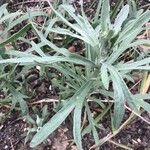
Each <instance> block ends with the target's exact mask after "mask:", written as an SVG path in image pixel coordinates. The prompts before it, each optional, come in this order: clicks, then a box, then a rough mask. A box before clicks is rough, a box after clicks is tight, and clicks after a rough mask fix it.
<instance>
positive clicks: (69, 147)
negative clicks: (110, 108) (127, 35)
mask: <svg viewBox="0 0 150 150" xmlns="http://www.w3.org/2000/svg"><path fill="white" fill-rule="evenodd" d="M24 1H26V0H24ZM5 2H6V1H5V0H3V1H2V0H1V1H0V5H2V4H3V3H5ZM95 2H96V1H95ZM114 2H115V0H114ZM21 3H22V0H17V1H15V2H12V3H9V8H11V9H12V7H13V11H14V10H17V9H18V8H20V7H21V6H22V5H20V4H21ZM75 3H77V1H76V2H75ZM91 3H92V0H86V6H85V9H87V8H88V7H89V6H90V5H91ZM146 4H148V1H147V0H140V1H139V5H140V7H144V8H145V9H146V8H147V6H145V5H146ZM36 5H38V2H31V3H26V6H28V7H35V6H36ZM26 6H24V7H26ZM45 6H46V4H44V7H45ZM93 6H94V5H93ZM93 9H94V8H93ZM88 11H89V10H88V9H87V12H88ZM90 11H91V10H90ZM20 28H21V26H20ZM33 36H34V35H32V33H31V32H30V34H29V38H30V37H33ZM20 47H23V50H24V49H26V47H28V45H21V46H20ZM29 76H32V77H31V78H30V79H29V83H28V88H29V89H30V91H34V95H33V97H32V98H33V99H34V100H39V99H45V98H53V97H57V89H55V88H53V89H52V90H50V89H49V86H50V85H51V81H49V79H47V78H44V79H40V78H39V74H38V71H37V70H36V69H35V68H33V70H32V71H31V73H29V74H28V76H27V77H29ZM0 98H3V93H1V91H0ZM48 105H49V106H48V107H49V111H50V112H52V108H51V107H52V106H51V104H48ZM39 107H41V106H39ZM128 114H129V113H128V112H127V113H126V117H128ZM143 115H144V118H146V120H148V121H150V114H148V113H147V114H146V113H144V114H143ZM0 123H1V124H0V149H1V150H77V149H76V146H75V145H74V144H73V142H72V139H73V137H72V124H71V123H70V120H69V119H68V120H66V121H65V122H64V123H63V124H62V125H61V126H60V127H59V129H58V130H57V131H55V132H54V133H53V134H51V135H50V136H49V137H48V140H47V141H46V142H45V143H44V144H41V145H39V146H38V147H36V148H34V149H32V148H30V146H29V143H26V144H25V143H24V142H25V137H26V133H27V128H28V127H29V124H27V123H26V122H25V121H24V120H23V118H22V117H21V116H20V113H19V112H18V111H12V112H10V108H8V107H7V106H3V107H1V108H0ZM102 124H103V127H104V128H105V130H102V129H101V130H99V137H100V138H103V137H104V136H106V135H107V134H108V133H109V132H110V120H109V119H108V118H107V119H106V120H103V122H102ZM112 140H113V141H115V142H117V143H121V144H124V145H126V146H128V147H130V148H131V149H133V150H150V125H148V124H147V123H146V122H144V121H142V120H141V119H140V118H136V119H135V120H134V121H133V122H132V123H131V124H130V125H128V127H127V128H125V129H124V130H122V131H121V132H120V133H119V134H118V135H117V136H116V137H114V138H113V139H112ZM93 144H94V140H93V137H92V136H91V135H86V136H85V137H84V139H83V146H84V150H89V149H90V147H91V146H92V145H93ZM98 149H100V150H123V148H121V147H118V146H116V145H115V144H112V142H106V143H105V144H103V145H102V146H101V147H100V148H97V150H98Z"/></svg>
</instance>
